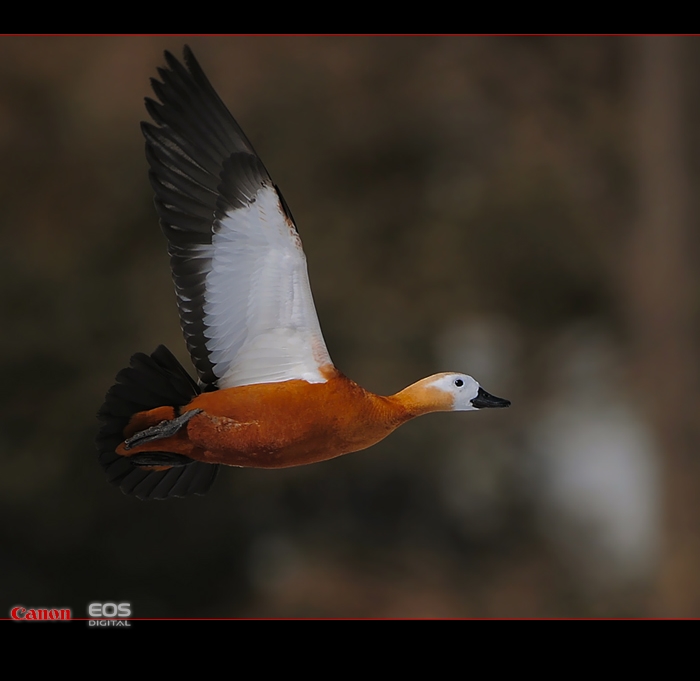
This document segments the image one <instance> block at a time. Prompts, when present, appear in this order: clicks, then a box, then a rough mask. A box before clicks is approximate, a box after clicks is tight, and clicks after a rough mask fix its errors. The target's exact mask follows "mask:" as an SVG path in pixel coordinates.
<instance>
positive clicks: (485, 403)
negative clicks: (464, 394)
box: [472, 388, 510, 409]
mask: <svg viewBox="0 0 700 681" xmlns="http://www.w3.org/2000/svg"><path fill="white" fill-rule="evenodd" d="M472 404H473V405H474V406H475V407H476V408H477V409H500V408H502V407H510V400H503V399H501V398H500V397H495V396H494V395H491V394H490V393H487V392H486V391H485V390H484V389H483V388H479V392H478V393H477V394H476V397H475V398H474V399H473V400H472Z"/></svg>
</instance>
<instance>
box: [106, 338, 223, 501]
mask: <svg viewBox="0 0 700 681" xmlns="http://www.w3.org/2000/svg"><path fill="white" fill-rule="evenodd" d="M116 380H117V382H116V383H115V384H114V385H113V386H112V387H111V388H110V389H109V391H108V392H107V395H106V397H105V401H104V404H103V405H102V407H101V408H100V410H99V412H98V414H97V416H98V418H99V419H100V421H101V422H102V427H101V428H100V432H99V433H98V435H97V449H98V451H99V455H98V458H99V461H100V464H101V465H102V467H103V468H104V469H105V471H106V472H107V479H108V480H109V482H111V483H112V484H113V485H117V486H119V487H120V488H121V490H122V492H124V494H133V495H134V496H136V497H138V498H139V499H143V500H146V499H168V498H170V497H186V496H190V495H192V494H206V492H207V491H209V488H210V487H211V486H212V484H213V482H214V480H215V478H216V475H217V473H218V471H219V466H218V464H208V463H202V462H201V461H195V462H194V463H192V464H190V465H188V466H182V465H179V466H177V467H173V468H170V469H168V470H165V471H153V470H148V469H146V468H143V467H141V466H139V465H137V464H136V463H134V462H132V461H130V460H129V457H125V456H120V455H119V454H116V453H115V450H116V448H117V447H118V446H119V445H120V444H121V442H122V441H123V440H124V428H125V427H126V425H127V423H129V420H130V419H131V417H132V416H133V415H134V414H136V413H138V412H140V411H146V410H148V409H155V408H156V407H163V406H172V407H182V406H184V405H186V404H188V403H189V402H190V401H191V400H192V398H193V397H196V396H197V395H198V394H199V393H200V389H199V386H198V385H197V383H196V382H195V381H194V380H193V379H192V377H191V376H190V375H189V374H188V373H187V371H186V370H185V369H184V368H183V366H182V365H181V364H180V362H178V361H177V359H175V356H174V355H173V354H172V353H171V352H170V350H168V349H167V348H166V347H165V346H164V345H159V346H158V347H157V348H156V349H155V351H154V352H153V353H152V354H151V355H150V357H149V356H148V355H146V354H144V353H142V352H139V353H137V354H135V355H134V356H133V357H132V358H131V362H130V366H129V367H127V368H126V369H122V370H121V371H120V372H119V373H118V374H117V378H116Z"/></svg>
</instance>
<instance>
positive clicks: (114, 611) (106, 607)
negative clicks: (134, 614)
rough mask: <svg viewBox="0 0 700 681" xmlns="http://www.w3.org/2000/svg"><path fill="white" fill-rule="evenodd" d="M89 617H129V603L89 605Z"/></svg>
mask: <svg viewBox="0 0 700 681" xmlns="http://www.w3.org/2000/svg"><path fill="white" fill-rule="evenodd" d="M88 615H90V617H131V603H90V605H88Z"/></svg>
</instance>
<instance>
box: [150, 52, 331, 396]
mask: <svg viewBox="0 0 700 681" xmlns="http://www.w3.org/2000/svg"><path fill="white" fill-rule="evenodd" d="M165 60H166V63H167V68H161V69H158V74H159V76H160V79H161V80H160V81H158V80H156V79H153V80H152V85H153V91H154V92H155V94H156V97H157V98H158V100H159V101H158V102H156V101H154V100H152V99H149V98H147V99H146V108H147V111H148V113H149V114H150V115H151V117H152V118H153V120H154V122H155V125H154V124H151V123H143V124H142V130H143V134H144V136H145V138H146V156H147V159H148V162H149V164H150V166H151V171H150V173H149V177H150V180H151V185H152V187H153V190H154V191H155V204H156V209H157V211H158V214H159V216H160V221H161V227H162V229H163V232H164V233H165V236H166V237H167V239H168V251H169V253H170V262H171V267H172V272H173V279H174V283H175V292H176V295H177V301H178V310H179V313H180V323H181V326H182V330H183V334H184V337H185V342H186V344H187V348H188V350H189V353H190V356H191V357H192V361H193V363H194V365H195V368H196V369H197V373H198V375H199V380H200V383H201V384H202V386H203V389H204V390H214V389H217V388H229V387H233V386H237V385H247V384H250V383H267V382H277V381H286V380H291V379H303V380H307V381H311V382H322V381H324V380H325V378H324V374H323V372H322V368H323V367H324V366H327V365H330V364H331V360H330V357H329V356H328V351H327V350H326V346H325V343H324V341H323V336H322V334H321V329H320V326H319V323H318V318H317V315H316V310H315V307H314V303H313V298H312V296H311V288H310V285H309V278H308V273H307V268H306V257H305V256H304V252H303V250H302V246H301V240H300V239H299V235H298V233H297V230H296V227H295V225H294V221H293V219H292V216H291V212H290V211H289V208H288V207H287V205H286V203H285V201H284V199H283V198H282V195H281V193H280V192H279V190H278V189H277V187H276V186H275V185H274V183H273V182H272V180H271V178H270V175H269V173H268V172H267V170H266V169H265V166H264V165H263V163H262V161H261V160H260V158H259V157H258V156H257V154H256V153H255V150H254V149H253V147H252V145H251V144H250V142H249V141H248V139H247V137H246V136H245V134H244V133H243V131H242V130H241V128H240V126H239V125H238V123H236V121H235V120H234V118H233V116H231V114H230V113H229V111H228V109H227V108H226V106H225V105H224V104H223V102H222V101H221V99H220V98H219V96H218V95H217V94H216V92H215V90H214V88H213V87H212V86H211V84H210V83H209V81H208V79H207V77H206V76H205V75H204V72H203V71H202V69H201V67H200V66H199V64H198V63H197V61H196V59H195V58H194V55H193V54H192V52H191V50H190V49H189V48H187V47H186V48H185V51H184V61H185V64H184V65H183V64H182V63H180V62H179V61H178V60H177V59H176V58H175V57H173V56H172V55H171V54H170V53H169V52H166V53H165Z"/></svg>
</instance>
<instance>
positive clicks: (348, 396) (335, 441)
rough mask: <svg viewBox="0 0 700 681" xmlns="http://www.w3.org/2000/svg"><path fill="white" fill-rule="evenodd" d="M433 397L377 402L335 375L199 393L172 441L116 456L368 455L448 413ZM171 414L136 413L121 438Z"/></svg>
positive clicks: (277, 458)
mask: <svg viewBox="0 0 700 681" xmlns="http://www.w3.org/2000/svg"><path fill="white" fill-rule="evenodd" d="M329 373H330V372H329ZM428 392H429V393H430V395H425V393H428ZM435 397H436V396H435V394H434V391H430V390H425V389H422V388H421V387H420V382H419V383H418V384H415V385H414V386H411V387H409V388H407V389H406V390H404V391H402V392H401V393H398V394H397V395H394V396H391V397H382V396H379V395H375V394H373V393H371V392H369V391H367V390H365V389H364V388H362V387H360V386H359V385H357V384H356V383H354V382H353V381H351V380H350V379H348V378H346V377H345V376H344V375H342V374H341V373H340V372H338V371H336V370H335V369H332V377H331V378H329V380H327V381H326V382H325V383H307V382H306V381H301V380H294V381H284V382H280V383H262V384H253V385H246V386H240V387H236V388H228V389H225V390H217V391H214V392H207V393H202V394H201V395H198V396H197V397H195V398H194V399H193V400H192V402H190V404H188V405H187V406H185V407H182V408H181V409H180V413H184V412H186V411H189V410H191V409H201V410H202V413H200V414H197V415H196V416H194V417H193V418H192V419H191V420H190V421H189V422H188V423H187V424H186V425H185V426H183V427H182V428H181V429H180V431H179V432H178V433H177V434H176V435H174V436H172V437H168V438H164V439H160V440H156V441H153V442H148V443H146V444H143V445H140V446H136V447H133V448H132V449H129V450H126V449H125V448H124V445H123V443H122V444H121V445H120V446H119V447H118V449H117V454H121V455H123V456H130V455H132V454H136V453H140V452H147V451H158V452H172V453H176V454H184V455H185V456H188V457H190V458H192V459H195V460H197V461H204V462H206V463H221V464H226V465H229V466H245V467H253V468H284V467H287V466H300V465H302V464H308V463H314V462H317V461H325V460H326V459H332V458H334V457H336V456H340V455H341V454H347V453H349V452H356V451H359V450H361V449H365V448H367V447H370V446H371V445H373V444H375V443H377V442H379V441H380V440H383V439H384V438H385V437H386V436H387V435H389V433H391V432H392V431H393V430H395V429H396V428H397V427H398V426H400V425H401V424H402V423H405V422H406V421H408V420H409V419H411V418H413V417H414V416H418V415H419V414H422V413H425V412H427V411H438V410H442V409H449V408H450V407H449V405H448V404H444V403H442V402H441V401H440V400H438V402H437V403H436V401H435ZM421 398H422V399H421ZM425 398H429V399H427V400H426V399H425ZM175 415H176V414H175V410H174V409H173V408H172V407H159V408H158V409H153V410H151V411H146V412H140V413H138V414H135V415H134V416H133V417H132V419H131V420H130V422H129V424H128V426H127V427H126V429H125V432H124V437H125V438H126V437H130V436H132V435H133V434H134V433H136V432H138V431H141V430H144V429H145V428H148V427H150V426H153V425H155V424H157V423H159V422H160V421H163V420H167V419H172V418H174V416H175Z"/></svg>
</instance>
